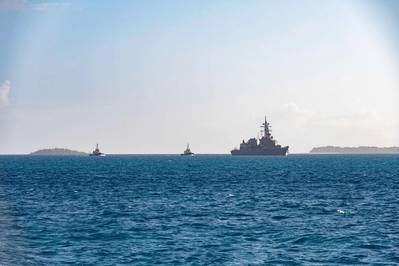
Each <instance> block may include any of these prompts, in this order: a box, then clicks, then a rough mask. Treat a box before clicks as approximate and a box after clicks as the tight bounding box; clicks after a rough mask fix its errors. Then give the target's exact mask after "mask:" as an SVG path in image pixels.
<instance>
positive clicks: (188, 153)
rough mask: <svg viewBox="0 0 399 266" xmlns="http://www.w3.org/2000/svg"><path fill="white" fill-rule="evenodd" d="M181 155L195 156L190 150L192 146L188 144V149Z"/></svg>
mask: <svg viewBox="0 0 399 266" xmlns="http://www.w3.org/2000/svg"><path fill="white" fill-rule="evenodd" d="M181 155H185V156H193V155H194V153H193V152H192V151H191V150H190V144H188V143H187V148H186V149H185V150H184V152H183V153H182V154H181Z"/></svg>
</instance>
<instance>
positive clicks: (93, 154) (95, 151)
mask: <svg viewBox="0 0 399 266" xmlns="http://www.w3.org/2000/svg"><path fill="white" fill-rule="evenodd" d="M89 155H90V156H105V154H104V153H102V152H100V149H99V148H98V144H96V149H95V150H94V151H93V152H92V153H90V154H89Z"/></svg>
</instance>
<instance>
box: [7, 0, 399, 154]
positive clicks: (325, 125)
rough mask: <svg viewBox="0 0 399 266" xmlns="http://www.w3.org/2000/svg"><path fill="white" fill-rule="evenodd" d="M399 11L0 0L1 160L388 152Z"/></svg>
mask: <svg viewBox="0 0 399 266" xmlns="http://www.w3.org/2000/svg"><path fill="white" fill-rule="evenodd" d="M398 7H399V5H398V4H395V2H394V1H371V0H369V1H352V0H350V1H345V2H344V1H261V0H254V1H227V0H220V1H112V2H108V1H95V2H94V1H67V0H65V1H46V0H42V1H28V0H0V38H1V48H2V49H0V58H1V59H0V137H1V138H0V154H10V153H11V154H15V153H29V152H31V151H34V150H37V149H41V148H49V147H65V148H71V149H74V150H79V151H85V152H89V151H91V150H92V149H93V147H94V145H95V144H96V143H99V144H100V148H101V149H102V150H103V151H104V152H106V153H180V152H182V151H183V150H184V148H185V145H186V143H187V142H189V143H190V145H191V147H192V150H193V151H194V152H196V153H228V152H229V151H230V150H231V149H232V148H234V147H237V146H238V145H239V143H240V142H241V141H242V139H243V138H245V139H248V138H250V137H255V136H256V135H257V133H258V130H259V126H260V124H261V122H262V120H263V118H264V116H265V115H267V117H268V119H269V121H270V123H271V125H272V129H273V135H274V137H275V138H276V139H277V140H278V141H279V143H280V144H282V145H289V146H290V152H291V153H295V152H308V151H309V150H310V149H311V148H312V147H315V146H324V145H337V146H361V145H369V146H399V110H398V106H399V97H398V96H399V95H398V88H399V86H398V85H399V75H398V69H399V55H398V48H399V41H398V40H399V37H398V32H397V30H396V29H397V28H398V27H396V26H397V25H398V21H397V20H395V15H397V14H394V13H395V12H394V11H395V8H398ZM396 10H399V9H396Z"/></svg>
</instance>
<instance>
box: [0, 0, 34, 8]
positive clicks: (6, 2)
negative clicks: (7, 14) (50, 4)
mask: <svg viewBox="0 0 399 266" xmlns="http://www.w3.org/2000/svg"><path fill="white" fill-rule="evenodd" d="M27 5H28V1H27V0H0V10H21V9H24V8H25V7H26V6H27Z"/></svg>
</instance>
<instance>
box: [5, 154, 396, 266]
mask: <svg viewBox="0 0 399 266" xmlns="http://www.w3.org/2000/svg"><path fill="white" fill-rule="evenodd" d="M72 263H75V264H81V265H117V264H134V265H149V264H169V265H209V264H213V265H265V264H266V265H274V264H280V265H334V264H356V265H358V264H371V265H378V264H380V265H397V264H399V156H395V155H392V156H391V155H379V156H371V155H359V156H309V155H307V156H306V155H303V156H302V155H292V156H288V157H232V156H227V155H226V156H224V155H220V156H205V155H204V156H195V157H180V156H166V155H165V156H107V157H98V158H95V157H29V156H0V265H43V264H44V265H62V264H72Z"/></svg>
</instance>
